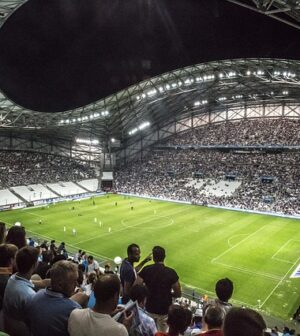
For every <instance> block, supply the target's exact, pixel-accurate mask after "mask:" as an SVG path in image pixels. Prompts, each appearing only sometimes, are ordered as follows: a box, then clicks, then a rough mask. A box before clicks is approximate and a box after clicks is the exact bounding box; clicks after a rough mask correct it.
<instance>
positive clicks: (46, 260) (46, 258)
mask: <svg viewBox="0 0 300 336" xmlns="http://www.w3.org/2000/svg"><path fill="white" fill-rule="evenodd" d="M51 261H52V253H51V251H48V250H47V251H43V252H42V261H39V263H38V265H37V268H36V269H35V271H34V274H38V275H39V276H40V277H41V279H45V278H46V274H47V272H48V270H49V269H50V267H51V265H50V263H51Z"/></svg>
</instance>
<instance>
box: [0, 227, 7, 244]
mask: <svg viewBox="0 0 300 336" xmlns="http://www.w3.org/2000/svg"><path fill="white" fill-rule="evenodd" d="M5 236H6V226H5V223H3V222H0V244H3V243H4V241H5Z"/></svg>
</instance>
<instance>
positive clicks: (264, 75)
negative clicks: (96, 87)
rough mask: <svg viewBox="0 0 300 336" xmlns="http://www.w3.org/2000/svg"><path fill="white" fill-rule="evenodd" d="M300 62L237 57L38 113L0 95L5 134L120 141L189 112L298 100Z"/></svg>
mask: <svg viewBox="0 0 300 336" xmlns="http://www.w3.org/2000/svg"><path fill="white" fill-rule="evenodd" d="M299 85H300V61H293V60H280V59H237V60H224V61H215V62H209V63H203V64H198V65H194V66H190V67H185V68H182V69H178V70H175V71H171V72H168V73H165V74H163V75H161V76H157V77H153V78H151V79H149V80H145V81H143V82H140V83H138V84H136V85H133V86H131V87H129V88H127V89H125V90H122V91H120V92H118V93H116V94H113V95H110V96H108V97H106V98H104V99H101V100H99V101H97V102H95V103H92V104H89V105H87V106H85V107H82V108H77V109H73V110H70V111H66V112H58V113H50V114H49V113H39V112H34V111H30V110H26V109H24V108H22V107H20V106H17V105H15V104H14V103H12V102H11V101H9V100H8V99H7V98H5V97H4V96H3V95H2V96H1V98H0V111H1V113H0V120H1V133H2V134H3V132H9V133H13V132H14V131H16V132H20V131H22V133H23V134H24V136H26V134H27V135H28V136H32V135H36V136H41V137H46V138H47V137H48V138H51V137H56V138H59V139H65V140H71V141H72V140H73V139H74V138H75V137H81V138H99V139H100V141H104V142H106V141H108V140H109V139H110V138H112V137H113V138H115V139H117V140H120V141H121V142H122V143H124V144H125V143H126V141H127V140H128V139H130V138H132V137H137V136H138V134H140V133H141V132H144V129H146V128H147V129H152V131H154V130H157V129H159V128H161V127H163V126H165V125H166V124H168V123H169V122H170V121H174V120H181V119H183V118H185V117H186V116H188V115H191V114H193V115H197V114H203V113H207V111H212V110H220V109H225V108H227V107H235V106H244V105H247V106H255V105H261V104H262V103H264V104H278V103H280V104H293V103H299V101H300V90H299Z"/></svg>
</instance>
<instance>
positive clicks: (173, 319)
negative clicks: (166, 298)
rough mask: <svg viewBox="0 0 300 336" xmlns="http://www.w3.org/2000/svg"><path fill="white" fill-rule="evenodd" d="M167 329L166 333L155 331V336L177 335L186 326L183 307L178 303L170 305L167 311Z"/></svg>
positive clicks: (182, 331) (183, 330)
mask: <svg viewBox="0 0 300 336" xmlns="http://www.w3.org/2000/svg"><path fill="white" fill-rule="evenodd" d="M167 323H168V326H169V331H168V332H167V333H164V332H157V333H156V334H155V336H179V335H182V334H184V332H185V330H186V329H187V327H188V322H187V317H186V312H185V308H183V307H182V306H179V305H175V304H173V305H171V306H170V308H169V311H168V320H167Z"/></svg>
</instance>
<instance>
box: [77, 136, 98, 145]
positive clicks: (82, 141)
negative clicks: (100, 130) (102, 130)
mask: <svg viewBox="0 0 300 336" xmlns="http://www.w3.org/2000/svg"><path fill="white" fill-rule="evenodd" d="M76 142H77V143H78V144H82V145H89V146H90V145H92V146H96V145H99V140H97V139H83V138H76Z"/></svg>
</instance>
